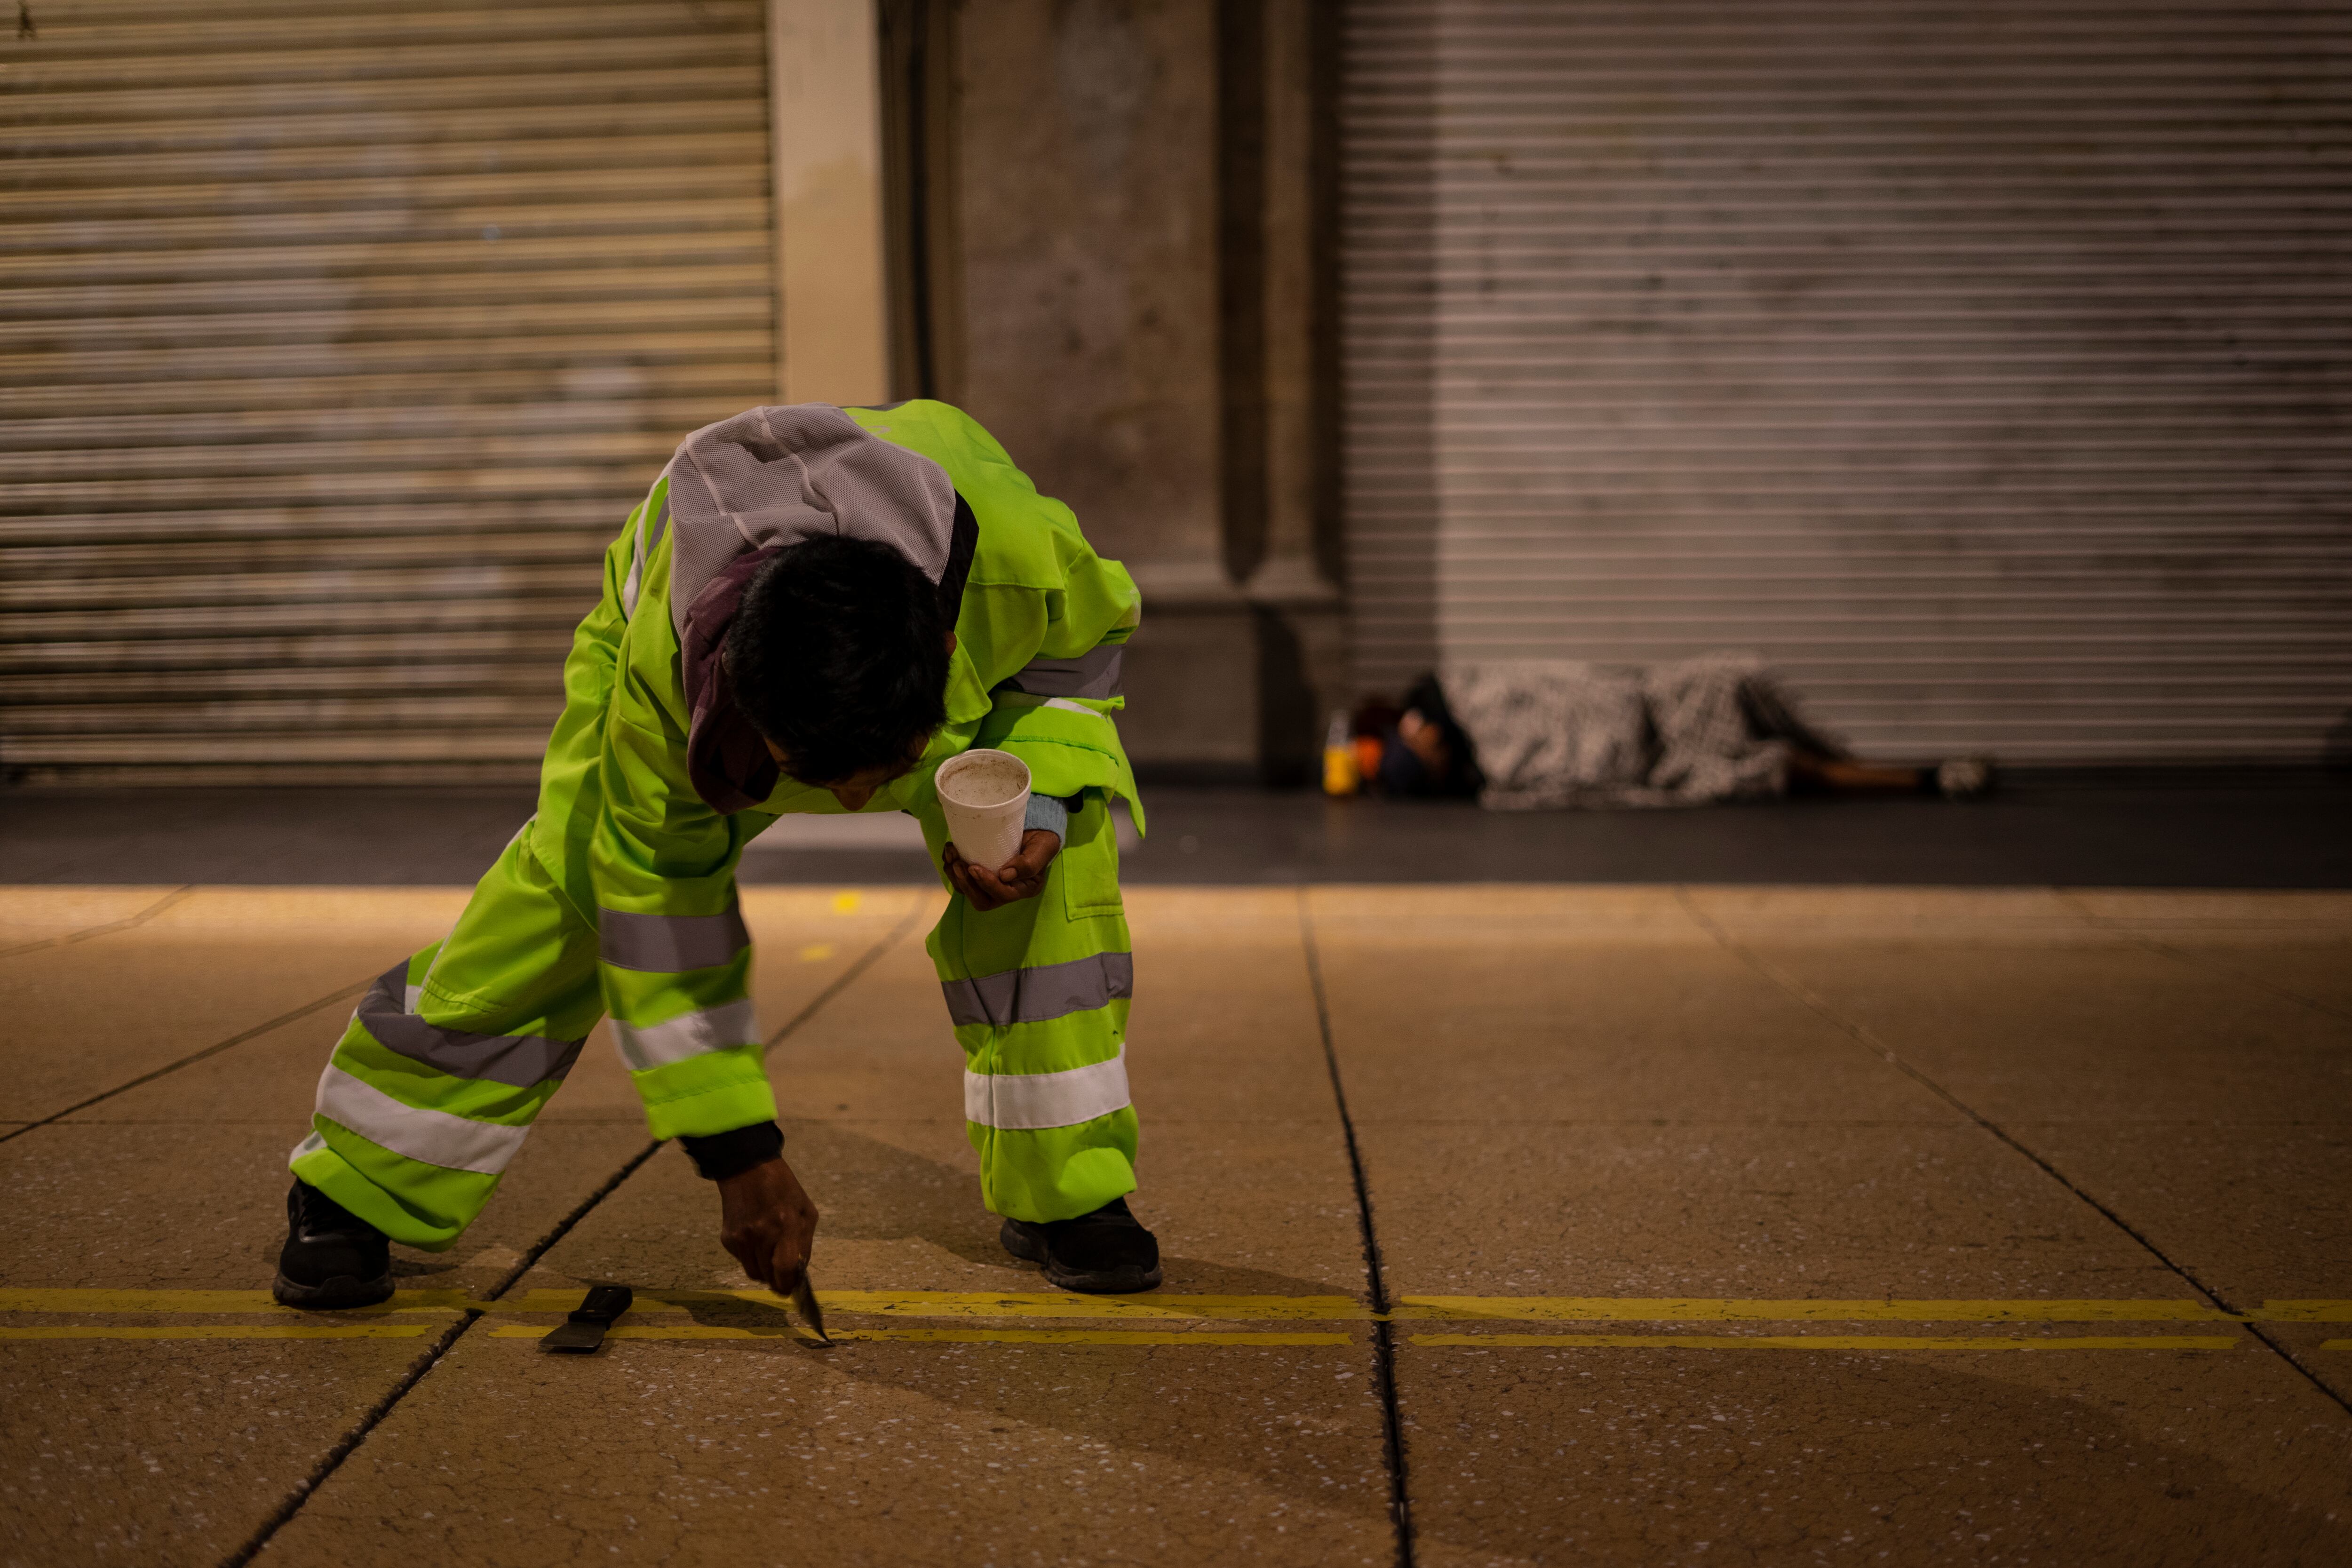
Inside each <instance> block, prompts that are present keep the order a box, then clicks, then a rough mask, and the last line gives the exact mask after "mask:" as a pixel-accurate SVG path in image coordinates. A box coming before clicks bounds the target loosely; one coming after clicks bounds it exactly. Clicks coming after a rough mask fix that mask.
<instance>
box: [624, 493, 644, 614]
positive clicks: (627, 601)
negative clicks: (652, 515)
mask: <svg viewBox="0 0 2352 1568" xmlns="http://www.w3.org/2000/svg"><path fill="white" fill-rule="evenodd" d="M645 574H646V520H645V518H644V517H643V516H642V515H640V516H639V517H638V519H637V543H636V549H635V552H634V553H633V554H631V555H630V557H629V574H628V575H627V576H626V577H624V578H623V579H622V580H621V618H622V619H623V620H627V619H628V618H629V617H630V616H634V615H635V614H636V613H637V584H638V583H639V582H641V581H642V580H643V579H644V577H645Z"/></svg>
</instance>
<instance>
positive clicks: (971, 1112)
mask: <svg viewBox="0 0 2352 1568" xmlns="http://www.w3.org/2000/svg"><path fill="white" fill-rule="evenodd" d="M1131 1103H1132V1101H1131V1100H1129V1098H1128V1092H1127V1047H1125V1046H1121V1047H1119V1053H1118V1055H1117V1056H1115V1057H1113V1058H1111V1059H1110V1060H1108V1061H1107V1062H1096V1063H1094V1064H1093V1065H1092V1066H1090V1067H1082V1068H1069V1069H1067V1070H1066V1071H1064V1072H1022V1073H982V1072H967V1073H965V1074H964V1075H963V1119H964V1120H965V1121H977V1122H979V1123H980V1124H981V1125H982V1127H1000V1128H1013V1129H1024V1128H1038V1127H1073V1126H1076V1124H1077V1123H1079V1122H1081V1121H1093V1120H1094V1119H1095V1118H1096V1117H1097V1116H1108V1115H1109V1114H1110V1113H1111V1112H1112V1111H1114V1110H1123V1109H1125V1108H1126V1107H1127V1106H1128V1105H1129V1104H1131Z"/></svg>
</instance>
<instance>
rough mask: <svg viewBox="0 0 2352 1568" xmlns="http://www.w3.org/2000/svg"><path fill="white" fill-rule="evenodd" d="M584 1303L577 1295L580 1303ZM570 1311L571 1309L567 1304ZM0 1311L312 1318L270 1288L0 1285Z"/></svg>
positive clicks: (455, 1295)
mask: <svg viewBox="0 0 2352 1568" xmlns="http://www.w3.org/2000/svg"><path fill="white" fill-rule="evenodd" d="M480 1304H481V1303H479V1302H478V1301H476V1300H474V1299H473V1298H472V1297H470V1296H468V1295H467V1293H466V1292H465V1291H463V1290H394V1292H393V1293H392V1300H389V1301H383V1302H380V1303H378V1304H377V1305H375V1306H373V1307H352V1308H346V1309H343V1310H339V1311H337V1312H336V1314H335V1315H336V1316H337V1317H339V1318H341V1317H353V1316H359V1315H362V1314H363V1315H365V1316H368V1317H382V1316H383V1315H384V1314H386V1313H388V1312H462V1311H464V1310H466V1309H467V1308H468V1307H475V1306H479V1305H480ZM579 1304H580V1303H579V1302H578V1300H573V1301H572V1306H574V1307H576V1306H578V1305H579ZM566 1310H569V1309H568V1308H567V1309H566ZM0 1312H237V1313H268V1314H270V1315H273V1316H278V1317H310V1316H313V1314H311V1313H308V1312H298V1311H297V1310H295V1309H294V1308H292V1307H281V1306H279V1305H278V1303H277V1302H276V1301H275V1300H272V1299H271V1297H270V1294H269V1292H268V1291H267V1290H81V1289H27V1290H12V1289H0Z"/></svg>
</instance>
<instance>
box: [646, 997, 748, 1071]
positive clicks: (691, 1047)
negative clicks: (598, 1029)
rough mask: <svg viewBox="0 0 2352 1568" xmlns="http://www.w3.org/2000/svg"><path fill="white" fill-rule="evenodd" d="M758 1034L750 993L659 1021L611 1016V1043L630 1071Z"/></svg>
mask: <svg viewBox="0 0 2352 1568" xmlns="http://www.w3.org/2000/svg"><path fill="white" fill-rule="evenodd" d="M759 1038H760V1015H759V1013H758V1011H757V1010H756V1009H754V1008H753V1007H752V1005H751V998H750V997H748V996H747V997H745V998H744V999H743V1000H742V1001H740V1002H729V1003H725V1004H723V1005H719V1006H717V1007H706V1008H704V1009H703V1010H702V1011H701V1012H699V1013H687V1014H683V1015H681V1016H677V1017H675V1018H667V1019H664V1020H663V1021H662V1022H661V1023H658V1024H624V1023H623V1022H621V1020H619V1019H618V1018H615V1019H614V1020H613V1043H614V1045H616V1046H618V1047H620V1048H621V1059H622V1060H623V1061H625V1062H626V1063H628V1064H629V1068H630V1070H631V1071H633V1072H644V1071H646V1069H648V1068H659V1067H667V1066H668V1065H669V1064H670V1063H672V1062H682V1061H684V1060H686V1058H688V1057H698V1056H701V1055H703V1054H704V1053H705V1052H708V1051H724V1050H729V1049H731V1048H733V1047H737V1046H749V1045H753V1044H756V1043H757V1042H758V1040H759Z"/></svg>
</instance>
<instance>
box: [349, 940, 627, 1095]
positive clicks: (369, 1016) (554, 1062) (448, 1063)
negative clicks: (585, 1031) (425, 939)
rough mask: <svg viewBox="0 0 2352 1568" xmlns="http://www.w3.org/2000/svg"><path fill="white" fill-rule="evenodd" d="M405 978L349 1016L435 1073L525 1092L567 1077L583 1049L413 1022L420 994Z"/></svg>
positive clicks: (577, 1043)
mask: <svg viewBox="0 0 2352 1568" xmlns="http://www.w3.org/2000/svg"><path fill="white" fill-rule="evenodd" d="M407 974H408V965H406V964H405V963H404V964H402V965H401V966H400V967H399V968H397V969H394V970H392V971H390V972H388V973H385V974H383V976H382V977H380V978H379V979H378V980H377V981H376V983H375V984H374V985H373V986H372V987H371V988H370V989H369V991H368V994H366V995H365V996H363V997H362V998H361V999H360V1005H359V1011H358V1012H357V1014H355V1015H354V1016H356V1017H357V1018H358V1019H359V1021H360V1022H361V1023H362V1025H364V1026H366V1028H367V1032H368V1034H369V1035H370V1036H371V1037H373V1039H374V1040H375V1042H376V1044H378V1045H380V1046H382V1047H383V1048H384V1049H386V1050H388V1051H397V1052H399V1053H400V1054H401V1055H402V1056H404V1057H407V1058H410V1059H411V1060H414V1061H420V1062H423V1063H424V1064H425V1066H426V1067H429V1068H432V1069H433V1070H434V1071H436V1072H443V1073H446V1074H448V1075H449V1076H450V1077H451V1078H466V1079H488V1081H490V1082H492V1083H505V1084H512V1085H513V1086H514V1087H515V1088H517V1089H530V1087H532V1086H533V1085H534V1084H541V1083H545V1082H546V1081H547V1080H548V1079H561V1078H562V1077H563V1075H564V1074H566V1073H568V1072H570V1071H571V1070H572V1063H573V1062H574V1061H576V1060H578V1059H579V1056H580V1047H582V1046H583V1044H585V1043H586V1042H585V1041H582V1040H551V1039H546V1038H544V1037H541V1036H538V1035H475V1034H468V1033H467V1032H466V1031H465V1030H463V1029H445V1028H443V1027H441V1026H439V1025H437V1024H428V1023H426V1022H425V1020H424V1019H423V1018H421V1017H418V1016H417V1005H418V1000H419V998H420V997H421V996H422V995H423V994H424V989H425V988H424V987H423V986H421V985H410V984H406V977H407Z"/></svg>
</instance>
